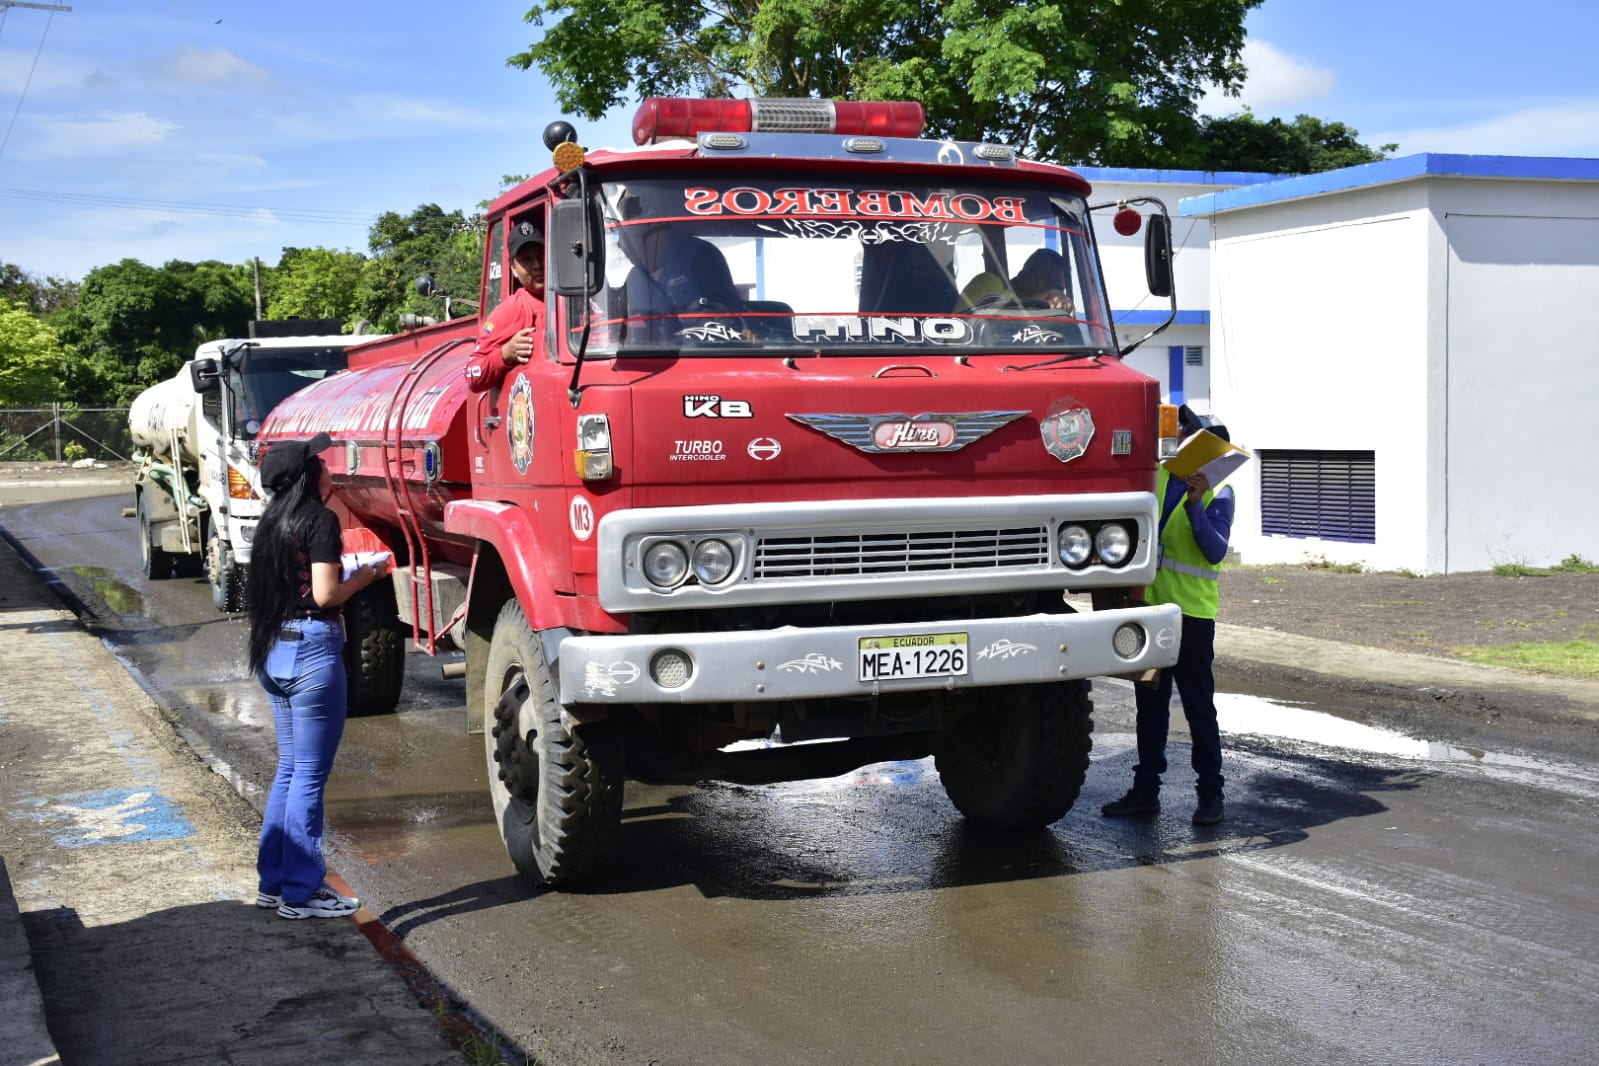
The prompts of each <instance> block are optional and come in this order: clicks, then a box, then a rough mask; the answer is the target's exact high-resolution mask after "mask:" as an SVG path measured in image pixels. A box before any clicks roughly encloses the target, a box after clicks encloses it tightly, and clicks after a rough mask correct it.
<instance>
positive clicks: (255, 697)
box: [177, 685, 272, 728]
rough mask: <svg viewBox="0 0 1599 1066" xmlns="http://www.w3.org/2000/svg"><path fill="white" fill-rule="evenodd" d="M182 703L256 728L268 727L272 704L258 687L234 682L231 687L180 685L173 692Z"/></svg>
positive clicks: (270, 719) (270, 721)
mask: <svg viewBox="0 0 1599 1066" xmlns="http://www.w3.org/2000/svg"><path fill="white" fill-rule="evenodd" d="M177 695H178V699H180V700H181V701H182V702H183V703H184V705H185V706H188V707H195V708H198V709H200V710H203V711H205V712H206V713H208V714H215V715H221V716H222V717H223V718H228V719H231V720H233V721H235V722H238V723H239V724H240V725H247V726H253V727H256V728H271V727H272V705H271V704H270V703H268V702H267V698H266V694H265V693H263V692H262V691H261V690H260V688H258V687H253V686H252V687H246V686H244V685H236V686H234V687H232V688H226V689H218V688H184V689H179V690H178V692H177Z"/></svg>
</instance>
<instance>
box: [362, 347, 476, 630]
mask: <svg viewBox="0 0 1599 1066" xmlns="http://www.w3.org/2000/svg"><path fill="white" fill-rule="evenodd" d="M470 339H471V338H469V337H457V338H455V339H453V340H448V341H445V342H444V343H442V344H440V345H438V346H437V347H435V348H433V349H432V350H430V351H428V352H426V353H424V354H423V355H421V356H419V357H418V358H417V360H416V361H415V362H413V363H412V364H411V365H410V366H409V367H407V368H406V370H405V374H404V375H403V376H402V377H401V378H400V381H399V384H397V385H396V386H395V388H394V392H393V393H392V394H390V396H389V406H388V409H387V410H386V411H385V412H384V414H383V436H382V437H380V438H379V442H380V444H381V450H380V457H381V459H382V461H383V482H384V485H385V486H386V487H387V488H388V490H389V495H390V497H392V498H393V500H394V511H395V514H396V515H397V516H398V517H399V519H400V532H401V533H402V534H404V536H405V548H406V556H407V558H408V559H409V560H410V563H409V566H410V570H411V645H412V647H414V648H417V649H418V650H425V651H426V652H427V653H428V654H429V655H437V654H438V633H437V632H435V631H434V629H433V577H432V570H431V569H430V568H429V558H428V546H427V538H426V537H424V536H423V535H422V523H421V522H419V521H417V517H416V513H415V512H414V511H413V510H412V508H411V486H410V483H409V482H408V481H407V480H406V479H405V478H404V477H403V476H398V477H397V476H396V474H395V471H394V469H393V466H391V464H390V451H389V446H390V439H389V433H390V431H391V430H392V432H393V434H394V438H393V447H394V454H393V458H394V459H395V463H394V465H398V464H399V462H400V461H403V458H404V455H403V453H404V448H405V411H406V408H408V407H409V406H410V404H411V396H412V394H413V393H414V392H415V391H416V386H417V383H418V382H419V381H421V379H422V375H423V374H424V373H426V372H427V370H428V368H429V367H431V366H432V365H433V364H434V363H436V362H437V361H438V360H439V359H440V358H441V357H443V356H444V354H445V353H446V352H448V351H450V349H452V348H455V347H457V346H459V345H462V344H465V343H467V341H469V340H470ZM396 405H398V411H396V409H395V408H396ZM419 556H420V557H421V562H422V569H421V573H422V574H423V575H425V580H426V583H427V619H428V642H427V647H426V648H425V649H424V648H423V647H422V600H421V597H420V595H419V594H418V591H417V559H418V557H419Z"/></svg>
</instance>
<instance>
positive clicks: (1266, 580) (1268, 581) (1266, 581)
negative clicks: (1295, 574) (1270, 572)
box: [1260, 577, 1288, 585]
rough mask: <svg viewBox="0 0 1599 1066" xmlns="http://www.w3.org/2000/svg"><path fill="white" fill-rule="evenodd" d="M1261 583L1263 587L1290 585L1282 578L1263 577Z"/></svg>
mask: <svg viewBox="0 0 1599 1066" xmlns="http://www.w3.org/2000/svg"><path fill="white" fill-rule="evenodd" d="M1260 583H1261V584H1262V585H1286V584H1288V582H1286V581H1284V580H1283V579H1282V578H1280V577H1263V578H1261V579H1260Z"/></svg>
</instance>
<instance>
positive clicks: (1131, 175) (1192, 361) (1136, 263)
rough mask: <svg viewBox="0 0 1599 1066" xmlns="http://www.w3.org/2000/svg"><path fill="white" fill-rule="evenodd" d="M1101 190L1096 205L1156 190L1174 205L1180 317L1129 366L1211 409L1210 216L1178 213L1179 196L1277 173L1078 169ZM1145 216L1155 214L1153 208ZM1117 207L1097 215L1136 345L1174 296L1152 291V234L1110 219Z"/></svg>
mask: <svg viewBox="0 0 1599 1066" xmlns="http://www.w3.org/2000/svg"><path fill="white" fill-rule="evenodd" d="M1072 169H1073V170H1074V171H1076V172H1077V173H1078V174H1081V175H1082V176H1083V177H1085V178H1087V179H1088V181H1089V183H1090V184H1092V185H1093V187H1094V192H1093V195H1092V196H1091V197H1089V203H1090V204H1095V205H1098V204H1106V203H1114V202H1116V201H1119V200H1123V199H1130V198H1133V197H1140V196H1149V197H1153V198H1155V199H1157V200H1160V201H1161V202H1162V203H1164V204H1165V205H1166V208H1167V210H1168V211H1170V212H1171V216H1172V267H1173V271H1174V274H1175V281H1176V286H1175V291H1176V294H1177V319H1176V321H1174V322H1173V323H1172V324H1171V327H1170V328H1169V329H1167V330H1166V331H1165V332H1164V333H1161V334H1159V335H1158V336H1156V337H1152V338H1151V339H1150V340H1149V341H1148V342H1147V343H1146V344H1145V345H1144V346H1143V347H1141V348H1139V349H1138V350H1137V351H1136V352H1134V353H1133V354H1132V355H1131V356H1130V357H1129V358H1128V360H1127V362H1128V365H1129V366H1132V367H1135V368H1136V369H1138V370H1140V371H1142V372H1143V373H1145V374H1148V375H1149V376H1150V377H1153V378H1159V379H1160V387H1161V394H1162V395H1163V396H1167V397H1169V398H1170V400H1171V402H1172V403H1187V404H1189V405H1191V406H1192V407H1193V408H1194V410H1196V411H1199V412H1201V413H1202V414H1203V413H1209V412H1210V376H1211V353H1210V323H1211V305H1210V254H1211V252H1210V224H1209V222H1208V220H1206V219H1203V218H1183V217H1181V216H1179V215H1178V213H1177V207H1178V202H1179V201H1181V200H1183V199H1184V198H1188V197H1197V196H1200V195H1203V194H1209V193H1215V192H1219V191H1223V190H1227V189H1234V188H1238V187H1240V186H1250V185H1256V184H1259V183H1261V182H1267V181H1274V180H1276V179H1277V178H1278V177H1279V175H1276V174H1252V173H1214V174H1213V173H1207V172H1203V171H1197V170H1127V169H1120V168H1115V167H1073V168H1072ZM1143 213H1144V214H1146V215H1147V214H1149V209H1148V208H1145V210H1144V212H1143ZM1112 214H1114V212H1112V211H1097V212H1095V213H1094V222H1095V225H1094V236H1095V239H1096V240H1097V241H1098V242H1099V247H1100V256H1101V259H1102V261H1103V265H1104V270H1105V284H1106V286H1107V287H1108V288H1109V289H1110V305H1111V307H1112V308H1113V310H1112V312H1111V317H1112V320H1113V321H1114V322H1115V323H1116V334H1117V337H1118V338H1119V339H1120V340H1121V342H1122V343H1123V344H1128V343H1131V342H1132V341H1135V340H1137V339H1138V338H1139V337H1142V336H1143V335H1144V334H1146V333H1148V332H1149V331H1150V329H1152V328H1153V327H1155V326H1157V325H1159V324H1160V323H1162V322H1164V321H1165V320H1166V316H1167V314H1169V313H1170V310H1171V305H1170V302H1169V301H1168V300H1166V299H1163V298H1157V297H1154V296H1151V295H1149V290H1148V288H1147V287H1146V286H1145V284H1144V234H1143V232H1142V231H1140V232H1138V233H1135V234H1133V235H1132V236H1130V237H1123V236H1121V235H1120V234H1118V233H1117V232H1116V231H1115V229H1114V228H1113V227H1112V226H1111V225H1110V219H1111V216H1112Z"/></svg>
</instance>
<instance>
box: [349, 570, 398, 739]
mask: <svg viewBox="0 0 1599 1066" xmlns="http://www.w3.org/2000/svg"><path fill="white" fill-rule="evenodd" d="M344 672H345V675H346V677H347V678H348V680H349V694H348V696H347V697H346V699H345V706H346V707H348V708H349V713H350V714H352V715H365V714H389V713H391V712H393V710H394V708H395V707H396V706H398V705H399V702H400V689H401V687H402V686H403V685H404V684H405V631H404V629H402V628H401V626H400V617H399V614H398V613H397V612H396V611H395V607H394V587H393V583H392V582H389V581H379V582H377V583H375V584H372V585H368V586H367V587H366V588H364V589H362V590H361V591H360V592H357V593H356V594H355V595H354V596H351V597H350V598H349V599H348V600H347V601H345V604H344Z"/></svg>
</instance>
